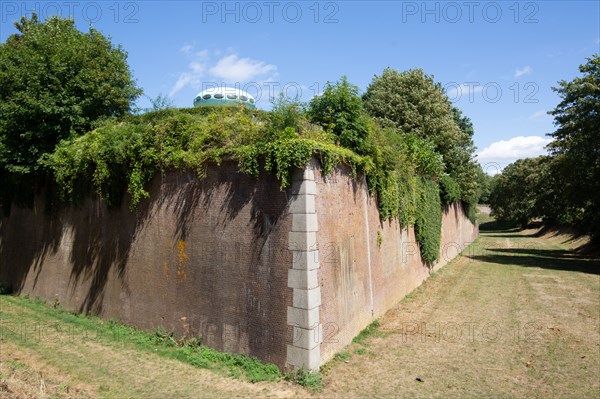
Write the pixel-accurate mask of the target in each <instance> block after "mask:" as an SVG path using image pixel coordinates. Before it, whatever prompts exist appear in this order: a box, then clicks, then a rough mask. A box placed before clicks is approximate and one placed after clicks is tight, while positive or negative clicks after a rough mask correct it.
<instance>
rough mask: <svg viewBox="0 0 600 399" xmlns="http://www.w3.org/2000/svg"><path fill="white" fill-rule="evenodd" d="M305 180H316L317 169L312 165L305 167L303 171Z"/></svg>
mask: <svg viewBox="0 0 600 399" xmlns="http://www.w3.org/2000/svg"><path fill="white" fill-rule="evenodd" d="M303 177H304V180H313V181H314V180H315V171H314V170H313V168H311V167H307V168H306V169H304V173H303Z"/></svg>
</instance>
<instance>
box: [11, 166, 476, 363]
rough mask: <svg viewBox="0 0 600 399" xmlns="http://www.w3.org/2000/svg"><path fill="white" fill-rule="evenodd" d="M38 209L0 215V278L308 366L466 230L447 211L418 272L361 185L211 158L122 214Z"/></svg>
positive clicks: (459, 212) (65, 301)
mask: <svg viewBox="0 0 600 399" xmlns="http://www.w3.org/2000/svg"><path fill="white" fill-rule="evenodd" d="M44 203H45V200H44V198H43V196H39V197H38V198H36V201H35V206H34V208H33V209H22V208H13V209H12V211H11V213H10V215H9V216H8V217H5V216H2V217H0V283H1V284H3V285H9V286H11V287H12V288H13V290H14V291H15V292H16V293H19V294H28V295H30V296H32V297H38V298H41V299H44V300H46V301H47V302H49V303H53V302H54V301H57V302H58V303H60V305H61V306H63V307H65V308H68V309H74V310H76V311H80V312H90V313H95V314H98V315H100V316H101V317H104V318H110V319H116V320H120V321H122V322H125V323H128V324H131V325H133V326H136V327H139V328H143V329H147V330H154V329H156V328H157V327H158V326H162V327H163V328H164V329H165V330H167V331H173V332H174V333H175V334H176V335H177V336H178V337H181V336H188V337H191V336H201V337H202V342H203V343H205V344H207V345H209V346H211V347H214V348H216V349H219V350H224V351H228V352H235V353H244V354H249V355H252V356H256V357H258V358H259V359H261V360H263V361H266V362H270V363H274V364H276V365H278V366H279V367H281V368H286V367H291V368H299V367H305V368H307V369H311V370H315V369H318V367H319V366H320V365H322V364H323V363H325V362H326V361H328V360H329V359H331V358H332V357H333V355H334V354H335V353H336V352H338V351H339V350H341V349H342V348H343V347H344V346H345V345H347V344H348V343H350V342H351V340H352V338H353V337H354V336H356V335H357V334H358V333H359V332H360V331H361V330H362V329H363V328H364V327H366V326H367V325H368V324H369V323H370V322H372V321H373V320H374V319H375V318H377V317H378V316H380V315H381V314H383V313H384V312H385V311H386V310H388V309H390V308H391V307H392V306H393V305H394V304H396V303H397V302H398V301H399V300H400V299H402V298H403V297H404V296H405V295H406V294H407V293H409V292H410V291H412V290H413V289H414V288H416V287H417V286H419V285H420V284H421V283H422V282H423V280H425V279H426V278H427V277H428V276H429V275H430V273H431V271H432V270H435V269H437V268H439V267H441V266H442V265H443V264H445V263H446V262H447V261H448V260H449V259H451V258H452V257H454V256H455V255H456V254H458V253H459V252H460V250H462V249H463V248H464V247H465V246H466V245H468V242H470V241H472V240H474V239H475V237H476V236H477V228H476V227H475V226H473V225H472V224H471V223H470V222H469V221H468V219H467V218H466V216H465V214H464V211H463V209H462V208H461V206H460V205H458V204H455V205H452V206H449V207H447V208H446V209H444V213H443V223H442V249H441V252H442V254H441V257H440V261H439V262H438V263H437V264H436V265H434V268H433V269H432V268H429V267H428V266H426V265H425V264H424V263H423V262H422V260H421V257H420V252H419V248H418V245H417V243H416V239H415V236H414V231H413V229H412V228H408V229H402V228H401V227H400V225H399V224H398V222H396V221H393V222H387V221H386V222H382V221H380V219H379V212H378V209H377V204H376V202H375V200H374V199H373V198H371V197H370V196H369V195H368V190H367V186H366V183H365V181H364V179H363V180H360V179H356V178H354V177H352V174H351V173H350V171H349V169H348V168H345V167H340V168H339V169H337V170H336V171H334V172H333V173H332V174H331V175H329V176H327V177H325V176H324V175H323V174H322V172H321V171H320V168H319V165H318V162H317V161H316V160H313V161H312V162H311V164H310V165H309V166H308V167H307V168H306V169H305V170H297V171H296V172H295V173H294V176H293V183H292V187H291V188H290V189H288V190H285V191H281V190H280V189H279V182H278V181H276V179H275V178H274V177H272V176H269V175H264V176H260V177H259V178H258V179H254V178H251V177H248V176H246V175H244V174H242V173H238V172H237V169H236V166H235V165H234V164H232V163H224V164H223V165H221V166H211V167H208V168H207V170H206V177H205V178H204V179H202V180H198V179H197V178H196V176H195V173H187V172H182V171H169V172H167V173H166V174H165V175H164V176H157V177H156V178H155V179H154V180H153V181H152V184H151V188H150V200H148V201H143V203H142V204H141V205H140V207H139V208H138V209H137V210H136V211H133V212H132V211H131V210H129V209H128V205H127V204H128V201H127V199H125V201H124V204H123V205H122V206H121V207H120V208H118V209H108V208H107V207H106V206H105V205H104V204H103V202H102V201H99V200H98V199H94V198H88V199H86V200H85V202H84V203H83V204H82V205H81V206H79V207H65V208H62V209H58V210H53V211H52V213H51V214H50V215H48V214H46V213H44ZM378 237H380V238H379V239H378Z"/></svg>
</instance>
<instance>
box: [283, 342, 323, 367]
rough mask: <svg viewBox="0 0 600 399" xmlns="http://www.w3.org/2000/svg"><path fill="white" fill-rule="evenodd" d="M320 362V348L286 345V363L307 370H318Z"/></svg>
mask: <svg viewBox="0 0 600 399" xmlns="http://www.w3.org/2000/svg"><path fill="white" fill-rule="evenodd" d="M320 362H321V348H320V346H316V347H315V348H313V349H304V348H299V347H297V346H294V345H289V344H288V346H287V363H288V364H289V365H291V366H292V367H294V368H295V369H301V368H304V369H306V370H308V371H319V366H320Z"/></svg>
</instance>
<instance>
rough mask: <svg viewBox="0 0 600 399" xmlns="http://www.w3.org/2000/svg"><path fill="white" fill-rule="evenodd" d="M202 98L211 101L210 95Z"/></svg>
mask: <svg viewBox="0 0 600 399" xmlns="http://www.w3.org/2000/svg"><path fill="white" fill-rule="evenodd" d="M215 97H216V95H215ZM202 98H203V99H205V100H210V94H205V95H203V96H202Z"/></svg>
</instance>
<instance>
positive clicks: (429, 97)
mask: <svg viewBox="0 0 600 399" xmlns="http://www.w3.org/2000/svg"><path fill="white" fill-rule="evenodd" d="M363 100H364V103H365V109H366V110H367V112H368V113H369V114H370V115H371V116H372V117H374V118H376V119H378V120H379V121H381V122H382V123H384V124H388V125H389V124H391V125H393V126H395V127H396V128H397V129H399V130H400V131H401V132H404V133H412V134H414V135H416V136H419V137H423V138H427V139H429V140H431V141H432V142H433V143H434V145H435V146H436V149H437V150H438V151H439V153H440V154H442V155H443V156H444V158H445V157H446V155H447V154H448V153H449V152H450V150H451V149H452V147H453V146H454V145H455V143H456V142H457V141H458V140H459V138H460V136H461V131H460V129H459V128H458V126H457V125H456V123H455V122H454V118H453V115H452V106H451V104H450V101H449V100H448V98H447V97H446V96H445V95H444V92H443V89H442V87H441V84H440V83H435V82H434V80H433V77H432V76H430V75H426V74H425V73H424V72H423V70H422V69H411V70H409V71H406V72H401V73H400V72H398V71H396V70H395V69H391V68H386V69H385V70H384V71H383V73H382V74H381V76H375V77H374V78H373V81H372V82H371V84H370V85H369V86H368V87H367V91H366V93H365V95H364V96H363Z"/></svg>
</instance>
